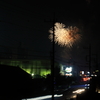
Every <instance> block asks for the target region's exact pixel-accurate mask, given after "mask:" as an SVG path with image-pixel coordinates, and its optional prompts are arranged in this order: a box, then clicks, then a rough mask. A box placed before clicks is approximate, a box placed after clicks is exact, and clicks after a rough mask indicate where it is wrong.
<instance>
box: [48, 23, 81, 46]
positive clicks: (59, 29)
mask: <svg viewBox="0 0 100 100" xmlns="http://www.w3.org/2000/svg"><path fill="white" fill-rule="evenodd" d="M49 32H50V33H51V34H50V35H49V39H50V40H51V41H53V28H51V29H50V30H49ZM78 32H79V29H78V28H77V27H72V26H70V27H68V28H66V27H65V25H64V24H62V23H55V25H54V36H55V39H54V40H55V43H58V45H60V46H68V47H71V46H72V45H73V44H74V43H76V42H78V41H79V40H80V39H81V35H80V34H78Z"/></svg>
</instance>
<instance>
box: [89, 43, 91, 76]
mask: <svg viewBox="0 0 100 100" xmlns="http://www.w3.org/2000/svg"><path fill="white" fill-rule="evenodd" d="M89 72H90V76H91V44H89Z"/></svg>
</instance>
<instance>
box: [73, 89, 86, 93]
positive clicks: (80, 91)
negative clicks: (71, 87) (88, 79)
mask: <svg viewBox="0 0 100 100" xmlns="http://www.w3.org/2000/svg"><path fill="white" fill-rule="evenodd" d="M84 91H85V89H78V90H76V91H73V93H78V94H80V93H82V92H84Z"/></svg>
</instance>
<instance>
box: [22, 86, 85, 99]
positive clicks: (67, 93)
mask: <svg viewBox="0 0 100 100" xmlns="http://www.w3.org/2000/svg"><path fill="white" fill-rule="evenodd" d="M84 88H85V85H72V86H71V87H70V88H69V89H68V90H66V91H63V92H62V93H60V94H58V95H55V96H54V100H70V99H71V98H73V100H74V99H75V98H76V95H77V93H73V91H76V90H78V89H84ZM22 100H52V96H51V95H46V96H40V97H35V98H27V99H22Z"/></svg>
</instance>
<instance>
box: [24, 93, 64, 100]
mask: <svg viewBox="0 0 100 100" xmlns="http://www.w3.org/2000/svg"><path fill="white" fill-rule="evenodd" d="M61 96H63V94H60V95H57V94H55V95H54V97H61ZM51 97H52V95H46V96H40V97H35V98H28V99H27V100H44V99H49V98H51ZM22 100H26V99H22Z"/></svg>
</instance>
